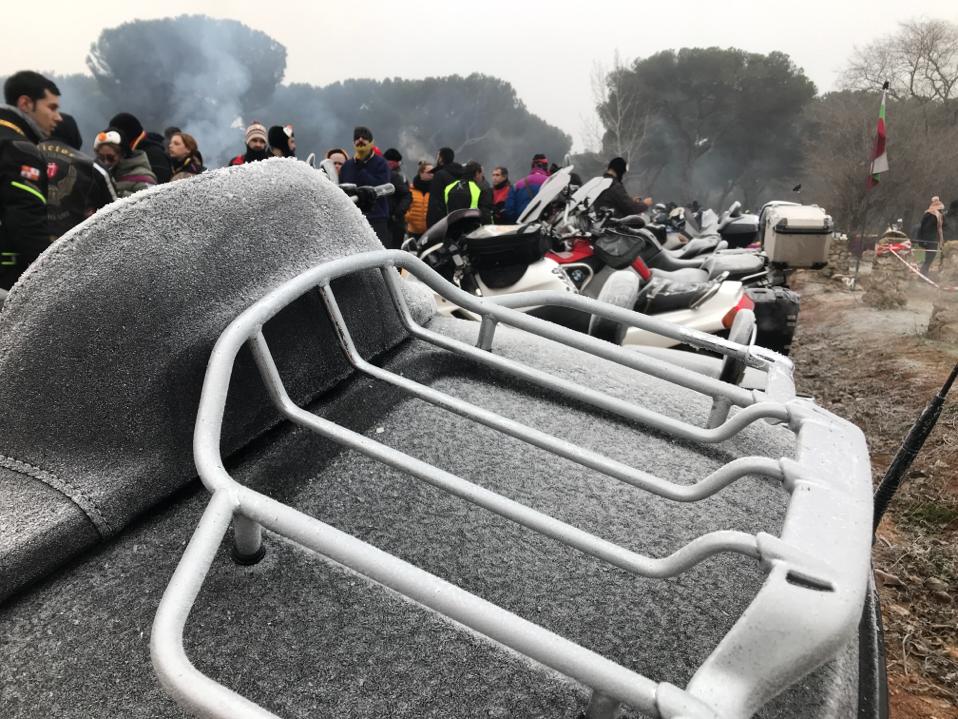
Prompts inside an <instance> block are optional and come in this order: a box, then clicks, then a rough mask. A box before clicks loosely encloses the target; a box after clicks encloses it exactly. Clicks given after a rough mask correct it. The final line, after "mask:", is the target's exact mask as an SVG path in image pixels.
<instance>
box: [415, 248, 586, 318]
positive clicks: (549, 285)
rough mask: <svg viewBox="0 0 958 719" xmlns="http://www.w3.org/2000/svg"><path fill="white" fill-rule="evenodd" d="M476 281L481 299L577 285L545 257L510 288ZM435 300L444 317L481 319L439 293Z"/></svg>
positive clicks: (554, 290)
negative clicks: (495, 287) (496, 287)
mask: <svg viewBox="0 0 958 719" xmlns="http://www.w3.org/2000/svg"><path fill="white" fill-rule="evenodd" d="M403 276H404V277H405V278H406V279H407V280H408V281H410V282H418V280H416V279H415V278H413V277H412V276H411V275H408V274H406V273H403ZM475 279H476V284H477V285H479V291H478V292H477V293H476V294H477V295H479V296H480V297H494V296H496V295H508V294H512V293H514V292H533V291H540V290H542V291H544V290H549V291H552V292H572V293H575V292H576V289H575V285H573V284H572V281H571V280H570V279H569V278H568V277H567V276H566V274H565V272H563V271H562V267H561V266H560V265H559V263H558V262H556V261H555V260H550V259H549V258H547V257H543V258H542V259H541V260H538V261H537V262H533V263H532V264H531V265H529V266H528V267H527V268H526V271H525V273H523V275H522V277H521V278H520V279H519V281H518V282H516V283H515V284H513V285H509V286H508V287H503V288H500V289H493V288H491V287H489V286H487V285H486V284H485V283H484V282H483V281H482V279H481V278H480V277H479V276H478V275H477V276H476V278H475ZM433 298H434V299H435V301H436V311H437V312H438V313H439V314H441V315H443V316H446V317H451V316H455V317H459V318H460V319H474V320H478V319H479V318H478V317H476V316H474V315H473V314H472V313H471V312H468V311H467V310H464V309H463V308H461V307H460V306H459V305H457V304H453V303H452V302H450V301H449V300H447V299H446V298H445V297H443V296H442V295H440V294H438V293H435V292H434V293H433ZM523 309H524V311H528V310H531V309H535V308H534V307H526V308H523Z"/></svg>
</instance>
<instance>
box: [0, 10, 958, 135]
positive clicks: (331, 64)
mask: <svg viewBox="0 0 958 719" xmlns="http://www.w3.org/2000/svg"><path fill="white" fill-rule="evenodd" d="M187 13H189V14H197V13H202V14H206V15H210V16H212V17H218V18H233V19H236V20H239V21H241V22H243V23H245V24H247V25H249V26H251V27H253V28H256V29H259V30H262V31H264V32H266V33H267V34H269V35H270V36H272V37H273V38H275V39H276V40H278V41H279V42H281V43H282V44H283V45H285V46H286V49H287V53H288V55H287V64H286V77H285V78H284V81H285V82H308V83H312V84H315V85H324V84H327V83H330V82H334V81H336V80H345V79H347V78H354V77H370V78H376V79H381V78H384V77H403V78H422V77H426V76H429V75H448V74H454V73H458V74H461V75H468V74H469V73H472V72H481V73H485V74H488V75H494V76H496V77H500V78H502V79H504V80H507V81H508V82H511V83H512V84H513V86H514V87H515V88H516V91H517V92H518V94H519V97H521V98H522V99H523V100H524V101H525V103H526V106H527V107H528V108H529V109H530V110H531V111H532V112H534V113H535V114H537V115H539V116H540V117H542V118H543V119H545V120H546V121H547V122H550V123H552V124H554V125H557V126H559V127H561V128H562V129H563V130H565V131H566V132H568V133H569V134H570V135H572V138H573V141H574V143H575V145H576V147H577V148H581V147H582V144H583V140H584V138H583V134H584V129H585V127H586V126H587V123H588V118H590V117H591V116H592V105H593V102H592V90H591V86H590V74H591V71H592V68H593V66H594V65H595V63H597V62H598V63H602V64H604V65H606V66H608V65H610V64H611V62H612V58H613V55H614V53H615V51H616V50H618V52H619V54H620V55H621V56H622V57H623V58H625V59H632V58H636V57H645V56H647V55H650V54H652V53H654V52H657V51H659V50H663V49H666V48H677V47H686V46H699V47H707V46H713V45H716V46H719V47H739V48H742V49H745V50H749V51H753V52H762V53H767V52H770V51H772V50H781V51H783V52H786V53H788V54H789V55H791V57H792V59H793V60H794V61H795V62H796V63H797V64H798V65H799V66H801V67H803V68H804V69H805V72H806V73H807V74H808V76H809V77H810V78H811V79H812V80H813V81H814V82H815V83H816V85H818V88H819V90H830V89H832V88H834V86H835V84H836V82H837V76H838V71H839V70H840V69H841V67H842V65H843V63H844V61H845V59H846V58H847V56H848V54H849V53H850V51H851V49H852V48H853V46H854V45H856V44H858V45H860V44H863V43H866V42H869V41H870V40H873V39H875V38H877V37H880V36H881V35H884V34H886V33H888V32H890V31H893V30H894V29H895V27H896V23H897V22H900V21H902V20H906V19H909V18H913V17H928V18H942V19H946V20H951V21H953V22H958V2H956V0H907V1H904V2H903V1H902V0H801V1H798V0H796V1H795V2H781V1H780V0H765V1H764V2H761V1H757V0H756V1H753V2H746V1H745V0H723V1H722V2H714V1H711V2H705V1H699V2H690V1H688V0H672V1H671V2H656V3H649V2H636V1H635V0H633V1H630V2H621V1H619V0H587V1H585V2H556V1H555V0H552V1H547V2H535V1H533V0H525V2H516V1H515V0H509V1H508V2H501V1H500V0H484V2H468V3H463V2H450V1H449V0H440V1H436V0H411V1H410V2H395V1H393V2H389V3H385V2H375V1H374V0H373V1H367V2H338V1H337V2H332V1H329V0H321V1H319V2H317V1H312V2H305V1H301V0H286V1H285V2H264V1H262V0H260V1H257V2H253V1H250V0H236V1H234V2H226V1H223V0H214V1H209V2H201V1H196V0H162V2H154V1H153V0H137V2H117V1H116V0H112V1H111V2H106V0H86V1H85V2H82V3H77V2H73V1H72V0H71V2H62V1H60V0H54V2H47V3H43V4H40V5H32V4H31V3H22V2H17V3H8V4H5V6H4V9H3V25H4V33H3V39H2V42H0V74H9V73H11V72H14V71H16V70H20V69H24V68H32V69H36V70H40V71H44V70H49V71H53V72H57V73H71V72H87V70H86V65H85V62H84V60H85V57H86V54H87V51H88V50H89V48H90V45H91V43H93V42H94V41H95V40H96V38H97V36H98V35H99V33H100V31H101V30H102V29H103V28H105V27H113V26H116V25H119V24H121V23H123V22H126V21H129V20H134V19H138V18H140V19H142V18H159V17H169V16H175V15H180V14H187ZM15 28H23V29H24V31H23V32H15V31H14V29H15ZM63 105H64V108H65V109H67V110H69V98H64V102H63Z"/></svg>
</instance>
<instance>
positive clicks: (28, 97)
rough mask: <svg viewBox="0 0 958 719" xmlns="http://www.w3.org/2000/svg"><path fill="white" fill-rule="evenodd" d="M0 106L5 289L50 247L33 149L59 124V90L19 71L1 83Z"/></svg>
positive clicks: (0, 237)
mask: <svg viewBox="0 0 958 719" xmlns="http://www.w3.org/2000/svg"><path fill="white" fill-rule="evenodd" d="M3 99H4V101H5V102H6V104H5V105H2V106H0V288H2V289H4V290H8V289H10V288H11V287H12V286H13V283H14V282H16V281H17V279H18V278H19V277H20V275H21V274H23V271H24V270H25V269H26V268H27V267H29V265H30V263H31V262H33V261H34V260H35V259H36V258H37V257H39V256H40V253H41V252H43V251H44V250H45V249H46V248H47V247H48V246H49V244H50V242H49V237H50V236H49V232H48V231H47V207H46V205H47V163H46V160H44V159H43V155H41V154H40V150H39V149H37V143H38V142H40V140H43V139H45V138H46V137H48V136H49V134H50V133H51V132H52V131H53V129H54V128H55V127H56V126H57V123H58V122H60V90H59V88H57V86H56V85H55V84H53V82H51V81H50V80H48V79H47V78H45V77H44V76H43V75H40V74H39V73H36V72H32V71H30V70H24V71H21V72H18V73H15V74H13V75H11V76H10V77H8V78H7V81H6V82H5V83H4V84H3Z"/></svg>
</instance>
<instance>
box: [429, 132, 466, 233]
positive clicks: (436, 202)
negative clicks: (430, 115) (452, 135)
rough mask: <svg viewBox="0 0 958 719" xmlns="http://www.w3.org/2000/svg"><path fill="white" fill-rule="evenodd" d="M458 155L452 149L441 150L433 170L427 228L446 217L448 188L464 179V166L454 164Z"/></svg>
mask: <svg viewBox="0 0 958 719" xmlns="http://www.w3.org/2000/svg"><path fill="white" fill-rule="evenodd" d="M455 159H456V153H455V152H453V150H452V148H451V147H442V148H439V153H438V154H437V155H436V168H435V170H433V175H432V186H431V187H430V189H429V206H428V207H427V209H426V226H427V227H432V226H433V225H435V224H436V223H437V222H439V220H441V219H442V218H443V217H445V216H446V215H447V214H448V213H447V212H446V188H447V187H448V186H449V185H451V184H452V183H453V182H455V181H456V180H458V179H459V178H460V177H462V165H460V164H459V163H458V162H454V160H455Z"/></svg>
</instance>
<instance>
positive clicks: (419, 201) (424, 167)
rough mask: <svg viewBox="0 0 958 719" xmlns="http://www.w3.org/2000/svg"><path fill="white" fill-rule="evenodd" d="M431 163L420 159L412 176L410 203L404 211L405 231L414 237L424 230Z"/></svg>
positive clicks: (417, 236) (430, 183)
mask: <svg viewBox="0 0 958 719" xmlns="http://www.w3.org/2000/svg"><path fill="white" fill-rule="evenodd" d="M432 171H433V165H432V163H431V162H429V161H428V160H420V162H419V172H417V173H416V176H415V177H414V178H412V184H411V185H410V186H409V191H410V192H411V193H412V204H411V205H410V206H409V209H408V210H407V211H406V232H407V233H408V234H410V235H412V236H413V237H415V238H416V239H418V238H419V236H420V235H422V233H423V232H425V231H426V228H427V227H428V225H427V224H426V210H427V209H428V207H429V188H430V186H431V185H432Z"/></svg>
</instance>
